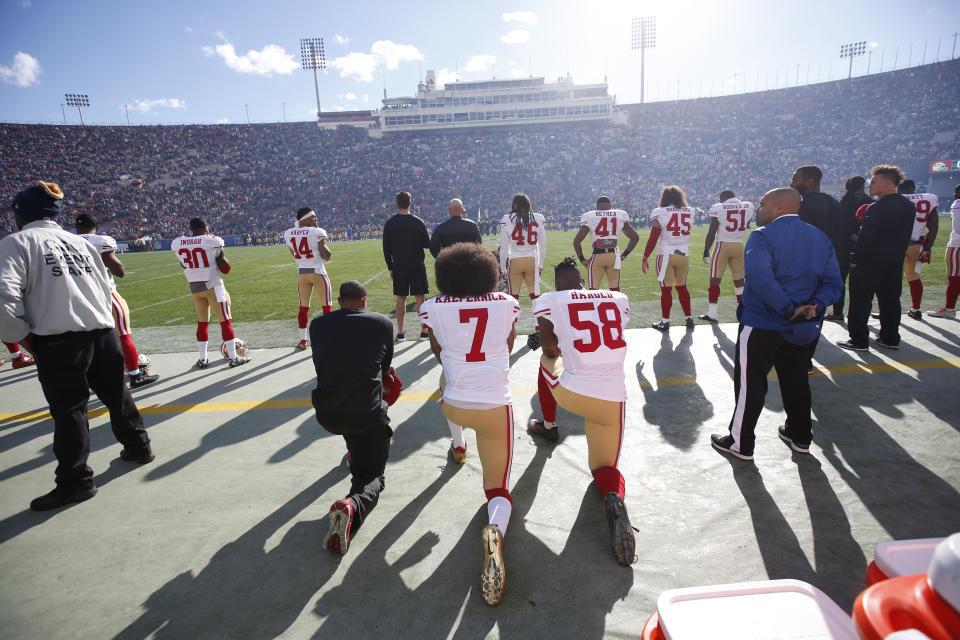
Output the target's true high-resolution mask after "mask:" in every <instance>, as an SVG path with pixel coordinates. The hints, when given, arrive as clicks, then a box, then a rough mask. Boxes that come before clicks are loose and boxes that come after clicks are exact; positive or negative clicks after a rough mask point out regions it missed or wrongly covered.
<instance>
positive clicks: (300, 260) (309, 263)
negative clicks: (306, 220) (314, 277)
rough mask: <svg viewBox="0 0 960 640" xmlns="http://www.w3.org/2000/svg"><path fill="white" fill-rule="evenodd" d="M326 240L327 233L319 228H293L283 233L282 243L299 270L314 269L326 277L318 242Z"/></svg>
mask: <svg viewBox="0 0 960 640" xmlns="http://www.w3.org/2000/svg"><path fill="white" fill-rule="evenodd" d="M326 239H327V232H326V231H324V230H323V229H321V228H320V227H294V228H292V229H287V230H286V231H284V232H283V243H284V244H285V245H287V249H290V253H292V254H293V259H294V261H296V263H297V267H298V268H300V269H314V270H315V272H316V273H322V274H324V275H326V273H327V269H326V267H324V266H323V263H324V259H323V258H322V257H321V256H320V249H319V246H320V241H321V240H326Z"/></svg>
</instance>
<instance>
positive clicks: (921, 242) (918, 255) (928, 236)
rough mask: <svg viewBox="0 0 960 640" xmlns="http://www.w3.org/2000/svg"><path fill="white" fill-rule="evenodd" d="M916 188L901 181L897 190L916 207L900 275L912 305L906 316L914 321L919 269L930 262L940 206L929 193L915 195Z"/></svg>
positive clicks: (920, 291)
mask: <svg viewBox="0 0 960 640" xmlns="http://www.w3.org/2000/svg"><path fill="white" fill-rule="evenodd" d="M916 190H917V185H916V183H915V182H914V181H913V180H904V181H903V182H901V183H900V186H899V187H897V191H898V192H899V193H901V194H902V195H903V196H904V197H905V198H906V199H907V200H909V201H910V202H912V203H913V206H914V207H916V210H917V213H916V218H914V221H913V233H912V234H911V235H910V244H909V245H907V255H906V256H905V257H904V260H903V273H904V275H905V276H906V277H907V285H908V286H909V287H910V299H911V302H912V303H913V304H912V306H911V307H910V310H909V311H907V315H908V316H910V317H911V318H913V319H914V320H920V319H921V318H922V317H923V316H922V315H921V313H920V303H921V302H922V301H923V282H922V281H921V280H920V265H921V263H924V262H930V250H931V249H933V241H934V240H936V238H937V230H938V229H939V224H940V220H939V216H938V215H937V206H938V205H939V204H940V202H939V200H937V196H935V195H933V194H932V193H915V192H916Z"/></svg>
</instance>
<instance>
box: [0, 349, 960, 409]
mask: <svg viewBox="0 0 960 640" xmlns="http://www.w3.org/2000/svg"><path fill="white" fill-rule="evenodd" d="M947 368H960V358H938V359H935V360H910V361H907V362H873V363H866V362H864V363H857V364H843V365H834V366H830V367H817V368H815V370H814V373H813V375H826V374H828V373H829V374H830V375H847V374H855V373H885V372H891V371H901V372H910V371H922V370H924V369H947ZM768 377H769V378H771V379H776V377H777V376H776V373H773V372H771V373H770V375H769V376H768ZM638 382H639V384H640V387H641V388H646V389H650V388H653V385H652V383H651V382H650V381H648V380H647V379H646V378H640V379H639V381H638ZM693 384H697V376H674V377H664V378H657V388H658V389H659V388H662V387H679V386H684V385H693ZM510 392H511V393H512V394H513V395H515V396H519V397H524V396H532V395H534V394H536V393H537V388H536V387H512V388H511V389H510ZM439 399H440V392H439V391H404V392H403V393H401V394H400V398H399V399H398V400H397V402H436V401H438V400H439ZM138 408H139V409H140V413H142V414H143V415H147V416H152V415H171V414H179V413H213V412H219V411H262V410H265V409H311V408H313V405H312V404H311V403H310V398H277V399H273V400H233V401H230V402H197V403H191V404H147V405H139V406H138ZM107 414H108V412H107V409H106V408H105V407H97V408H95V409H90V410H89V412H88V415H89V416H90V417H91V418H97V417H100V416H105V415H107ZM49 418H50V412H49V411H45V410H35V411H24V412H21V413H0V423H5V422H10V423H12V422H33V421H35V420H47V419H49Z"/></svg>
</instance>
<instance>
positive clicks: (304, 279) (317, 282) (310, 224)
mask: <svg viewBox="0 0 960 640" xmlns="http://www.w3.org/2000/svg"><path fill="white" fill-rule="evenodd" d="M283 244H285V245H286V247H287V249H289V250H290V254H291V255H292V256H293V259H294V261H295V262H296V263H297V269H298V271H299V279H298V282H297V295H298V296H299V299H300V311H299V312H298V313H297V322H298V324H299V326H300V342H299V344H297V348H298V349H300V350H301V351H303V350H304V349H306V348H307V321H308V320H309V319H310V297H311V296H312V295H313V291H314V289H316V291H317V293H319V294H320V300H321V302H320V304H321V305H322V306H321V309H322V310H323V313H324V314H327V313H330V312H331V311H332V310H333V307H332V306H331V305H330V279H329V278H328V277H327V269H326V267H325V266H324V265H323V263H324V262H327V261H328V260H330V255H331V254H330V249H329V248H328V247H327V232H326V231H324V230H323V229H321V228H320V225H318V224H317V214H316V213H315V212H314V211H313V209H311V208H310V207H301V208H300V209H298V210H297V226H296V227H293V228H292V229H287V230H286V231H284V232H283Z"/></svg>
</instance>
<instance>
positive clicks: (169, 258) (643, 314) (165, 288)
mask: <svg viewBox="0 0 960 640" xmlns="http://www.w3.org/2000/svg"><path fill="white" fill-rule="evenodd" d="M706 233H707V227H706V226H703V227H694V229H693V235H692V239H691V242H690V248H691V260H690V275H689V279H688V283H687V286H688V287H689V289H690V294H691V297H692V299H693V311H694V314H695V315H696V314H700V313H704V312H705V311H706V306H707V300H706V297H707V285H708V275H709V272H708V269H707V265H705V264H703V261H702V260H701V259H700V255H701V253H702V247H703V243H704V239H705V238H706ZM574 235H575V233H574V232H573V231H570V232H560V231H551V232H549V233H548V234H547V264H548V265H551V264H556V263H557V262H559V261H560V259H562V258H563V257H565V256H572V255H574V253H573V246H572V241H573V236H574ZM648 235H649V230H641V231H640V244H639V245H638V247H637V250H636V252H635V253H634V254H632V255H631V256H630V257H629V258H627V259H626V260H625V261H624V268H623V272H622V279H623V282H622V283H621V289H622V291H623V292H624V293H626V294H627V295H628V296H629V297H630V301H631V306H632V308H633V310H634V313H633V314H632V317H631V323H630V325H631V326H649V324H647V323H648V322H649V321H654V320H656V319H658V318H659V315H660V312H659V304H658V301H659V299H660V289H659V286H658V284H657V280H656V276H655V274H654V273H653V272H652V270H651V271H650V272H648V273H647V274H646V275H644V274H642V273H641V269H640V260H641V256H642V250H643V246H644V243H645V242H646V239H647V237H648ZM498 242H499V239H498V238H495V237H493V236H488V237H487V238H485V244H486V246H488V247H490V248H495V247H496V246H497V244H498ZM625 246H626V239H625V238H621V249H622V248H623V247H625ZM584 248H585V251H586V252H587V253H588V254H589V245H588V243H585V247H584ZM331 249H332V251H333V257H332V259H331V261H330V263H329V264H327V272H328V273H329V275H330V281H331V284H332V286H333V289H334V297H336V292H337V287H339V284H340V283H341V282H343V281H344V280H350V279H353V280H359V281H360V282H362V283H364V285H365V286H366V287H367V291H368V293H369V298H368V304H369V307H370V308H372V309H373V310H375V311H380V312H382V313H386V314H388V315H390V316H393V310H394V305H395V301H394V298H393V295H392V289H391V281H390V277H389V275H388V274H387V272H386V269H385V266H384V262H383V254H382V250H381V244H380V241H379V240H362V241H356V242H344V243H334V244H332V245H331ZM226 253H227V256H228V258H229V259H230V261H231V263H232V265H233V268H232V270H231V271H230V273H229V274H228V275H226V276H224V281H225V283H226V285H227V290H228V291H229V292H230V296H231V298H232V300H233V317H234V321H235V322H239V323H249V322H259V321H264V320H274V321H276V320H290V321H291V322H293V323H295V322H296V316H297V287H296V283H297V269H296V265H295V263H294V262H293V259H292V258H291V257H290V253H289V251H287V249H286V247H284V246H280V245H276V246H266V247H231V248H228V249H227V251H226ZM120 259H121V260H122V261H123V263H124V264H125V265H126V268H127V276H126V277H125V278H123V279H118V281H117V283H118V286H119V291H120V294H121V295H122V296H123V297H124V298H126V300H127V303H128V304H129V306H130V311H131V317H132V322H133V326H134V328H140V327H161V326H165V325H188V324H193V323H194V322H195V315H194V311H193V304H192V302H191V300H190V296H189V291H188V289H187V283H186V280H185V279H184V277H183V273H182V270H181V268H180V265H179V263H178V261H177V259H176V257H175V256H174V255H173V254H172V253H171V252H169V251H159V252H154V253H130V254H124V255H122V256H120ZM651 262H652V260H651ZM427 273H428V277H429V280H430V291H431V294H435V293H436V286H435V284H434V278H433V258H432V257H430V255H429V254H428V255H427ZM544 276H545V280H546V282H545V283H544V284H545V285H546V287H545V290H550V288H551V285H552V280H553V278H552V273H551V272H550V271H549V270H545V271H544ZM923 280H924V286H925V288H926V291H927V293H926V294H925V296H924V308H925V309H928V308H936V307H939V306H941V305H942V304H943V300H942V293H943V288H944V286H945V284H946V274H945V272H944V268H943V249H942V248H941V247H939V246H938V247H937V248H936V249H935V251H934V262H933V264H932V265H924V272H923ZM722 295H723V297H722V298H721V300H720V312H721V320H723V321H733V320H734V312H735V307H736V304H735V301H734V300H733V283H732V281H731V280H730V275H729V273H727V274H726V276H725V278H724V280H723V283H722ZM408 302H410V303H411V304H410V307H411V308H412V302H413V299H412V298H410V299H409V300H408ZM521 305H522V307H523V309H524V311H525V312H526V311H527V310H528V307H529V300H528V299H526V298H523V299H522V302H521ZM311 309H312V313H313V314H318V313H319V312H320V307H319V303H318V302H317V300H316V299H314V300H313V304H312V305H311ZM524 315H525V316H526V315H527V314H526V313H525V314H524ZM672 316H673V319H674V321H675V322H678V321H679V320H680V319H681V312H680V308H679V304H678V303H677V302H676V301H674V308H673V314H672ZM294 326H295V324H294ZM531 326H532V325H531Z"/></svg>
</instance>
